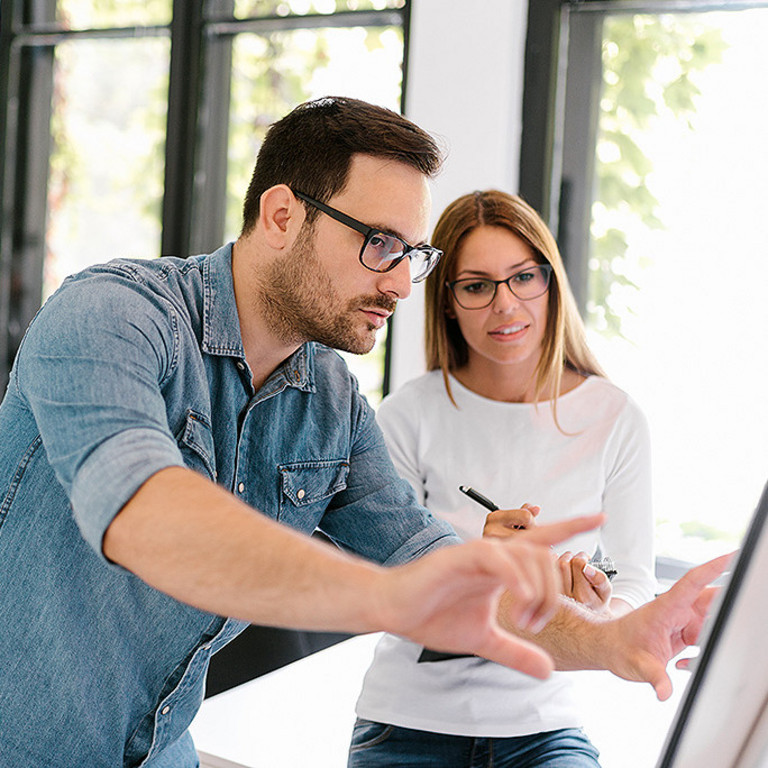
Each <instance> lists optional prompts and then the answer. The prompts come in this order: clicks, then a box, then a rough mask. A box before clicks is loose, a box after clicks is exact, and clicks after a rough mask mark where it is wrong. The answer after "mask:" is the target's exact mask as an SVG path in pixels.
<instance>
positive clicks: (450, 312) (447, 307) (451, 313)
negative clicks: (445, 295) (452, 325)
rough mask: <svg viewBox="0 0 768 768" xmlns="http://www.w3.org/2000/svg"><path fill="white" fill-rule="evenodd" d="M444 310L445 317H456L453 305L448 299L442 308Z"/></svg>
mask: <svg viewBox="0 0 768 768" xmlns="http://www.w3.org/2000/svg"><path fill="white" fill-rule="evenodd" d="M443 312H445V316H446V317H450V318H451V320H455V319H456V313H455V312H454V311H453V306H452V304H451V301H450V299H449V300H447V301H446V302H445V309H444V310H443Z"/></svg>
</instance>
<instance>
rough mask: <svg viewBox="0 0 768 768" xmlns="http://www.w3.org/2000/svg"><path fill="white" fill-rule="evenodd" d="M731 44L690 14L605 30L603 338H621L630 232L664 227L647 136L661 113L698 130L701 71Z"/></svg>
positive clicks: (597, 240)
mask: <svg viewBox="0 0 768 768" xmlns="http://www.w3.org/2000/svg"><path fill="white" fill-rule="evenodd" d="M725 48H726V44H725V43H724V41H723V39H722V35H721V33H720V31H719V30H718V29H713V28H710V27H707V26H705V25H704V24H702V23H701V22H700V21H699V20H697V17H695V16H686V15H685V14H675V15H673V14H666V15H665V14H661V15H616V16H610V17H607V18H606V20H605V23H604V28H603V45H602V64H603V88H602V94H601V99H600V115H601V117H600V124H599V130H598V143H597V162H596V190H595V203H594V204H593V208H592V230H591V235H592V237H591V252H590V262H589V266H590V273H589V296H590V300H589V302H588V305H587V313H588V322H589V324H590V325H591V327H593V328H594V329H596V330H598V331H600V332H601V333H603V334H604V335H605V336H608V337H613V336H623V335H624V334H623V333H622V330H623V329H622V315H624V314H626V313H631V312H632V307H631V303H632V295H633V292H634V291H636V290H637V285H636V284H635V282H634V281H633V279H632V272H633V268H641V269H642V268H643V266H645V265H646V264H647V261H648V260H649V259H650V258H652V256H651V255H649V254H643V255H640V256H636V257H634V259H635V260H636V263H632V264H630V263H629V258H630V257H629V254H628V253H627V250H628V243H627V237H626V231H627V230H628V229H631V228H632V227H633V226H637V223H638V222H639V223H640V224H642V225H643V226H644V227H645V228H646V229H658V228H661V227H663V226H664V223H663V221H661V219H660V218H659V215H658V201H657V200H656V197H655V196H654V194H653V192H652V190H651V188H650V186H649V183H648V177H649V175H650V174H651V172H652V171H653V163H652V161H651V160H650V159H649V157H648V155H647V154H646V150H645V149H644V147H643V132H644V131H645V130H646V129H647V128H648V126H649V125H650V124H651V123H652V121H653V120H654V119H655V118H657V117H658V116H660V115H662V114H663V113H671V114H672V115H674V116H675V117H676V118H677V119H679V120H684V121H686V122H687V124H688V126H689V128H691V129H692V130H693V129H694V127H695V126H694V120H695V113H696V97H697V96H698V94H699V89H698V88H697V86H696V82H695V76H696V73H697V72H699V71H702V70H704V69H706V68H707V67H708V66H710V65H711V64H715V63H718V62H720V60H721V57H722V53H723V51H724V50H725Z"/></svg>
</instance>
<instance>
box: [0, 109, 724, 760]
mask: <svg viewBox="0 0 768 768" xmlns="http://www.w3.org/2000/svg"><path fill="white" fill-rule="evenodd" d="M438 165H439V153H438V151H437V149H436V147H435V145H434V143H433V141H432V140H431V138H430V137H429V136H428V135H427V134H425V133H424V132H423V131H421V130H420V129H418V128H417V127H416V126H414V125H413V124H411V123H410V122H408V121H406V120H405V119H403V118H402V117H400V116H398V115H395V114H394V113H391V112H388V111H387V110H383V109H380V108H378V107H373V106H371V105H368V104H365V103H363V102H359V101H355V100H350V99H322V100H319V101H317V102H310V103H308V104H306V105H303V106H301V107H299V108H297V109H296V110H294V112H292V113H291V114H290V115H288V116H287V117H286V118H284V119H283V120H281V121H279V122H278V123H276V124H275V125H274V126H273V127H272V128H271V130H270V132H269V134H268V136H267V138H266V140H265V142H264V144H263V147H262V149H261V151H260V153H259V158H258V161H257V164H256V169H255V171H254V176H253V180H252V182H251V186H250V189H249V191H248V196H247V198H246V203H245V208H244V227H243V232H242V234H241V236H240V237H239V238H238V240H237V241H236V242H235V243H234V244H233V245H230V246H226V247H224V248H222V249H220V250H219V251H217V252H215V253H214V254H210V255H207V256H198V257H193V258H190V259H187V260H179V259H170V258H169V259H160V260H156V261H151V262H137V261H115V262H111V263H110V264H107V265H102V266H98V267H93V268H91V269H87V270H85V271H84V272H82V273H80V274H78V275H75V276H73V277H72V278H70V279H68V280H67V281H66V282H65V285H64V286H63V287H62V288H61V289H60V290H59V291H58V292H57V293H56V294H55V295H54V296H53V297H52V298H51V299H50V300H49V301H48V303H47V304H46V306H45V307H44V308H43V310H42V311H41V312H40V313H39V314H38V316H37V317H36V319H35V320H34V322H33V323H32V324H31V326H30V328H29V330H28V332H27V335H26V337H25V340H24V342H23V344H22V347H21V349H20V351H19V354H18V356H17V359H16V362H15V364H14V369H13V372H12V374H11V381H10V384H9V388H8V392H7V395H6V398H5V400H4V402H3V405H2V407H0V431H1V433H2V435H3V445H2V449H1V453H0V473H2V474H1V482H2V499H3V500H2V504H1V506H0V621H2V627H3V630H2V633H0V662H1V663H2V669H3V673H2V683H0V722H2V728H1V729H0V755H1V756H2V760H1V761H0V762H2V765H3V766H4V768H21V767H22V766H24V768H28V767H29V766H32V765H45V766H53V767H54V768H64V767H65V766H66V767H67V768H69V767H70V766H72V765H83V766H86V765H87V766H89V768H97V767H98V766H118V765H123V766H138V765H142V766H151V768H165V767H166V766H174V768H186V767H187V766H194V765H196V764H197V761H196V757H195V753H194V748H193V745H192V744H191V740H190V739H189V736H188V734H187V732H186V728H187V725H188V724H189V722H190V721H191V719H192V717H193V716H194V714H195V711H196V709H197V707H198V706H199V703H200V700H201V698H202V687H203V680H204V675H205V670H206V668H207V663H208V659H209V658H210V655H211V654H212V653H213V652H215V651H216V650H217V649H218V648H220V647H221V646H222V645H224V644H225V643H226V642H227V641H228V640H230V639H231V638H232V637H234V636H235V635H236V634H237V633H238V632H239V631H240V630H241V629H242V627H243V626H244V622H255V623H261V624H272V625H275V626H291V627H298V628H305V629H327V630H345V631H353V632H366V631H371V630H379V629H384V630H388V631H391V632H395V633H400V634H404V635H407V636H409V637H411V638H412V639H414V640H416V641H417V642H421V643H424V644H426V645H430V646H431V647H435V648H440V649H445V650H455V651H471V652H476V653H479V654H481V655H483V656H487V657H488V658H491V659H494V660H496V661H500V662H502V663H506V664H509V665H513V666H516V667H518V668H519V669H522V670H523V671H526V672H528V673H530V674H535V675H538V676H545V675H546V674H548V672H549V671H550V669H551V668H552V662H551V659H550V658H549V656H548V655H547V654H546V653H544V652H542V651H540V650H537V649H536V648H535V647H534V646H533V645H532V644H530V643H529V642H526V641H525V640H519V639H514V638H513V637H512V636H511V635H510V634H508V633H507V632H504V631H502V630H501V629H500V628H499V626H498V625H497V624H496V622H495V619H494V615H495V611H496V610H497V607H498V606H500V608H499V610H501V611H502V612H503V613H502V614H500V616H501V618H502V621H503V623H504V626H506V627H508V628H509V629H513V630H515V631H523V632H532V633H535V632H536V631H538V630H541V628H542V627H543V625H544V623H545V622H546V620H547V619H548V618H549V617H550V616H551V615H552V613H553V611H554V609H555V607H556V606H555V590H556V587H557V583H556V581H557V580H556V576H555V571H554V565H553V562H552V558H551V556H550V555H549V553H548V552H547V550H546V549H545V548H544V547H541V546H536V545H537V544H552V543H555V542H556V541H558V540H561V539H564V538H567V537H569V536H571V535H574V534H575V533H577V532H579V531H581V530H585V529H586V528H588V527H591V526H594V525H596V524H599V523H600V522H601V521H600V518H599V516H598V517H595V518H587V519H584V520H576V521H572V522H569V523H564V524H560V525H558V526H552V527H550V528H548V529H547V528H541V529H539V530H538V531H537V532H535V533H533V534H531V535H530V536H529V537H528V539H527V541H524V540H520V541H515V542H512V543H509V542H506V543H505V542H500V541H493V540H489V541H481V542H473V543H472V544H467V545H462V546H451V547H448V548H446V545H453V544H457V543H458V540H457V539H456V537H455V535H454V534H453V532H452V531H451V530H450V529H449V528H448V527H447V526H444V525H442V524H440V523H438V522H437V521H435V520H434V519H432V518H431V517H430V516H429V515H428V513H427V512H426V511H425V510H423V509H422V508H420V507H419V506H418V505H417V504H416V503H415V500H414V498H413V495H412V493H411V491H410V489H409V487H408V486H407V484H406V483H404V482H402V481H401V480H399V478H397V477H396V475H395V473H394V470H393V468H392V466H391V463H390V461H389V458H388V455H387V453H386V449H385V447H384V444H383V441H382V438H381V435H380V433H379V431H378V428H377V427H376V425H375V422H374V418H373V414H372V411H371V409H370V408H369V407H368V405H367V404H366V402H365V401H364V399H363V398H361V396H360V395H359V394H358V392H357V388H356V384H355V382H354V379H353V378H352V377H351V376H350V374H349V372H348V371H347V369H346V366H345V365H344V363H343V362H342V361H341V359H340V357H339V356H338V355H337V354H336V353H335V352H333V351H331V350H330V349H329V347H338V348H341V349H346V350H350V351H353V352H365V351H367V350H369V349H370V348H371V346H372V345H373V341H374V337H375V333H376V331H377V330H378V329H379V328H381V327H382V326H383V325H384V323H385V321H386V319H387V317H388V316H389V315H390V314H391V313H392V311H393V310H394V308H395V305H396V303H397V301H398V300H399V299H401V298H405V297H406V296H407V295H408V293H409V291H410V282H411V279H412V278H414V277H415V278H417V279H418V278H420V277H422V276H424V275H425V273H426V272H427V271H428V270H429V268H430V267H431V266H432V265H433V264H434V261H435V259H436V258H437V254H436V253H434V252H433V250H432V249H430V248H429V246H427V245H418V246H416V247H413V244H423V243H424V238H425V236H426V232H427V225H428V217H429V192H428V188H427V178H428V177H429V176H430V175H432V174H433V173H434V172H435V171H436V170H437V167H438ZM350 217H353V218H350ZM361 222H364V223H361ZM409 244H411V245H409ZM316 342H319V343H316ZM254 510H258V511H260V512H262V513H263V514H256V513H255V512H254ZM270 518H271V519H270ZM281 524H282V525H281ZM316 527H320V528H322V530H323V531H324V532H325V533H326V534H327V535H328V536H329V537H330V538H331V539H333V540H334V541H335V542H337V543H338V544H339V547H340V549H339V551H335V550H334V549H333V548H331V547H327V546H326V545H322V544H319V543H317V542H315V541H313V540H311V539H310V538H309V537H308V536H305V535H302V534H308V533H311V532H312V531H313V530H314V529H315V528H316ZM290 528H295V529H298V531H299V532H301V533H296V532H294V531H291V530H290ZM342 550H350V551H351V552H354V553H356V554H358V555H361V556H362V557H363V558H366V560H372V561H376V562H378V563H382V564H384V565H386V566H399V567H388V568H381V567H380V566H377V565H374V564H372V563H369V562H366V561H364V560H359V559H357V558H355V557H353V556H351V555H348V554H346V553H345V552H343V551H342ZM433 550H440V551H433ZM422 555H424V557H422ZM416 558H421V559H419V560H416ZM411 560H416V561H415V562H413V563H411V564H408V565H399V564H402V563H406V562H408V561H411ZM714 575H715V574H714V572H713V569H710V571H707V572H706V573H699V574H698V576H697V578H696V579H695V580H694V582H692V583H691V584H690V585H689V587H687V590H688V591H686V592H685V594H681V595H679V596H678V597H675V596H674V595H673V597H672V598H671V600H672V604H671V605H669V606H667V607H664V606H662V609H659V610H657V611H656V613H655V614H654V615H653V616H651V617H649V620H648V621H645V622H644V623H643V628H642V632H640V631H639V630H638V629H637V628H635V627H634V626H630V627H626V628H625V627H624V625H621V626H620V627H617V628H615V629H614V628H613V627H612V628H611V630H610V632H605V633H604V636H605V637H608V636H609V635H610V636H611V638H614V639H615V638H617V637H621V638H622V640H624V639H627V640H628V641H629V640H632V639H633V637H632V636H633V635H634V634H636V635H637V636H638V638H639V639H638V642H637V643H636V644H635V645H634V646H633V645H631V643H630V644H629V646H630V647H629V650H628V651H627V652H626V653H625V654H623V655H622V656H621V662H622V664H624V662H625V661H626V659H627V658H628V657H629V654H630V652H636V653H637V654H640V653H643V654H646V655H650V656H651V657H652V659H653V665H651V666H653V668H654V672H653V673H654V674H656V673H657V672H658V670H657V667H659V666H661V670H662V673H663V665H664V663H666V661H667V660H668V658H669V655H667V654H668V652H669V650H670V649H671V646H672V645H674V646H675V647H682V645H681V643H680V641H679V638H678V637H677V636H678V635H679V634H680V633H681V632H682V631H685V632H688V633H689V634H690V635H691V636H694V635H695V633H696V632H697V631H698V627H699V625H700V621H701V618H702V603H703V602H704V601H705V600H706V597H703V598H701V599H700V600H699V602H698V603H696V604H695V605H694V597H695V596H696V595H698V593H699V592H700V590H701V588H702V587H703V585H704V583H706V581H708V580H709V579H710V578H712V577H713V576H714ZM502 587H507V588H508V591H507V592H506V593H505V594H504V596H503V599H502V600H501V601H499V596H500V592H501V589H502ZM559 615H560V614H558V616H559ZM224 617H231V618H224ZM558 620H560V619H558ZM654 621H655V622H656V623H655V624H654V623H653V622H654ZM673 625H674V626H673ZM611 632H613V633H614V634H612V635H611V634H610V633H611ZM553 634H554V635H555V636H557V632H556V631H553ZM673 636H674V637H673ZM685 641H686V642H688V641H690V637H686V638H685ZM664 643H667V644H668V645H670V648H667V647H662V646H664ZM651 646H653V647H652V648H650V651H649V650H648V649H649V647H651ZM657 646H658V647H657ZM614 656H618V654H617V653H614ZM612 661H613V660H612ZM581 662H582V660H581V658H575V659H574V660H573V663H574V665H579V664H581ZM602 663H603V662H602V659H601V658H596V659H595V664H602ZM619 666H620V665H619V663H618V662H617V661H616V662H615V663H614V668H618V667H619ZM624 666H625V667H626V666H627V665H626V664H624ZM648 666H649V665H648V664H646V665H645V666H643V665H641V664H637V665H636V667H637V671H636V672H635V670H634V668H633V669H632V670H631V672H632V674H635V675H636V676H637V677H638V678H640V679H650V673H649V672H648V670H647V669H646V667H648ZM617 671H619V672H620V673H623V672H626V670H625V669H624V668H623V667H622V668H621V669H618V670H617Z"/></svg>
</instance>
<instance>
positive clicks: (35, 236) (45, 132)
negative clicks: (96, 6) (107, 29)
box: [0, 0, 55, 387]
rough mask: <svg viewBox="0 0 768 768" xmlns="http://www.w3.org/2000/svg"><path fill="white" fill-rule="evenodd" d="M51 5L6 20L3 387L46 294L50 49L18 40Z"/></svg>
mask: <svg viewBox="0 0 768 768" xmlns="http://www.w3.org/2000/svg"><path fill="white" fill-rule="evenodd" d="M54 13H55V2H54V0H36V2H31V3H24V2H21V0H20V1H19V2H17V3H15V4H14V6H13V7H12V8H11V10H10V11H9V10H8V6H6V13H4V14H3V15H2V18H1V19H0V24H1V25H2V53H1V54H0V55H2V57H3V64H4V66H5V67H7V69H5V73H6V74H5V77H4V78H3V82H4V84H3V86H2V87H3V89H4V95H5V98H4V99H3V111H2V113H0V115H1V116H2V129H0V130H2V143H1V144H0V147H2V153H3V156H2V159H3V178H2V188H3V189H2V193H0V195H1V196H2V223H1V224H0V230H1V231H0V250H1V258H0V323H1V325H0V329H1V332H0V382H1V383H2V386H3V387H4V386H5V383H6V382H7V377H8V372H9V370H10V367H11V365H12V363H13V358H14V357H15V355H16V351H17V349H18V346H19V344H20V342H21V337H22V335H23V333H24V330H25V329H26V327H27V325H28V324H29V322H30V321H31V320H32V318H33V317H34V314H35V312H36V311H37V310H38V308H39V307H40V299H41V295H42V280H43V264H44V261H45V253H46V223H47V189H48V170H49V161H50V151H51V131H50V125H51V114H52V109H53V105H52V99H53V70H54V49H53V47H46V46H34V47H28V46H25V45H20V44H18V42H17V37H18V35H17V33H18V32H19V30H22V29H23V23H27V22H29V23H41V22H42V23H44V22H47V21H51V20H52V19H53V18H54Z"/></svg>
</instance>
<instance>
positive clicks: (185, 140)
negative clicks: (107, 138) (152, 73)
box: [161, 0, 203, 256]
mask: <svg viewBox="0 0 768 768" xmlns="http://www.w3.org/2000/svg"><path fill="white" fill-rule="evenodd" d="M202 31H203V3H202V2H201V0H194V1H193V2H190V0H174V2H173V21H172V22H171V66H170V78H169V85H168V121H167V128H166V138H165V183H164V195H163V234H162V243H161V253H162V254H163V255H174V256H187V255H189V253H190V246H191V232H192V199H193V189H194V181H195V154H196V153H195V146H196V138H197V115H198V109H199V106H200V93H201V87H200V84H201V78H202V72H203V61H202Z"/></svg>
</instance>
